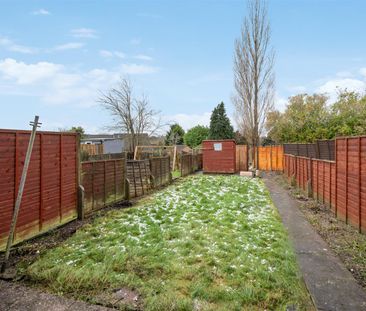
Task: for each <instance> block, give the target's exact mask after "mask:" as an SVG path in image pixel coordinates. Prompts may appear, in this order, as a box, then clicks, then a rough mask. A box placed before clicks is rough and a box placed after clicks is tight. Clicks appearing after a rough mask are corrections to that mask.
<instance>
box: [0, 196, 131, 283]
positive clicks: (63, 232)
mask: <svg viewBox="0 0 366 311" xmlns="http://www.w3.org/2000/svg"><path fill="white" fill-rule="evenodd" d="M129 206H131V203H130V202H128V201H121V202H119V203H115V204H113V205H110V206H108V207H106V208H104V209H102V210H100V211H98V212H95V213H94V214H92V215H90V216H89V217H87V218H85V219H84V220H74V221H72V222H69V223H67V224H65V225H63V226H61V227H58V228H56V229H53V230H51V231H49V232H47V233H45V234H42V235H40V236H38V237H35V238H32V239H30V240H27V241H25V242H22V243H20V244H18V245H15V246H14V247H13V248H12V250H11V252H10V258H9V263H8V269H7V274H6V275H5V278H6V279H12V278H15V279H17V280H19V279H20V278H22V276H21V275H17V274H16V266H17V265H18V264H19V263H22V264H25V265H27V266H28V265H30V264H32V263H33V262H34V261H36V260H37V259H38V258H39V256H40V255H41V254H42V253H44V252H45V251H47V250H49V249H51V248H54V247H56V246H58V245H60V244H61V243H62V242H64V241H65V240H67V239H68V238H69V237H70V236H72V235H73V234H74V233H75V232H76V231H77V230H78V229H80V228H81V227H82V226H84V225H85V224H88V223H91V222H92V221H93V220H94V219H95V218H97V217H101V216H103V215H104V214H106V213H107V212H108V211H110V210H114V209H120V208H126V207H129ZM3 260H4V252H2V253H0V263H2V262H3Z"/></svg>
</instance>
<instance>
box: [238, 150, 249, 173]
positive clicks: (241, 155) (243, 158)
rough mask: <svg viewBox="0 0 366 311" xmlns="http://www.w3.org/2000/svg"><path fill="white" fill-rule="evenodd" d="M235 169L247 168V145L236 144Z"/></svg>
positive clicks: (245, 169)
mask: <svg viewBox="0 0 366 311" xmlns="http://www.w3.org/2000/svg"><path fill="white" fill-rule="evenodd" d="M235 160H236V171H237V172H240V171H247V170H248V146H247V145H236V157H235Z"/></svg>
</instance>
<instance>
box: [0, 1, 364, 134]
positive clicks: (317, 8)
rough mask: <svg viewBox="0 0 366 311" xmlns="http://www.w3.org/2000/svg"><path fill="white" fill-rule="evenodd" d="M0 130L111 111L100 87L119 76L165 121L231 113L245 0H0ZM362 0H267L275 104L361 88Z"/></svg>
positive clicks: (93, 125) (69, 122)
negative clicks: (218, 109)
mask: <svg viewBox="0 0 366 311" xmlns="http://www.w3.org/2000/svg"><path fill="white" fill-rule="evenodd" d="M0 4H1V10H0V105H1V114H0V128H19V129H21V128H28V127H29V126H28V122H29V120H31V119H32V118H33V116H34V115H35V114H39V115H40V119H41V122H43V126H42V129H44V130H57V129H59V128H67V127H71V126H73V125H76V126H77V125H81V126H83V127H85V128H86V129H87V131H88V132H94V133H95V132H103V131H105V130H104V128H105V126H108V125H110V123H111V118H110V117H109V115H108V113H107V112H105V111H103V109H101V107H100V106H99V105H98V104H97V103H96V99H97V98H98V91H105V90H107V89H108V88H110V87H112V86H115V83H116V81H117V80H118V77H119V76H121V75H122V76H123V75H128V76H129V77H130V79H131V80H132V82H133V84H134V88H135V92H136V94H140V93H141V92H144V93H145V94H147V95H148V97H149V99H150V104H151V106H153V107H154V108H155V109H157V110H160V111H161V114H162V115H163V117H164V120H166V121H178V122H180V123H181V124H182V125H183V126H184V127H185V128H186V129H187V128H189V127H191V126H194V125H196V124H197V123H201V124H207V123H208V121H209V115H210V112H211V111H212V109H213V108H214V106H215V105H217V104H218V103H219V102H220V101H224V102H225V104H226V107H227V110H228V114H229V115H230V116H232V115H233V107H232V104H231V100H230V98H231V95H232V94H233V74H232V67H233V47H234V40H235V38H236V37H238V35H239V33H240V27H241V24H242V20H243V17H244V16H245V14H246V2H245V1H230V0H226V1H224V0H222V1H198V0H196V1H107V0H104V1H30V0H28V1H1V2H0ZM365 12H366V1H362V0H359V1H356V0H354V1H352V0H348V1H346V0H343V1H335V0H333V1H330V0H329V1H325V0H324V1H321V0H318V1H315V0H271V1H269V15H270V20H271V26H272V39H273V40H272V43H273V46H274V48H275V50H276V81H277V82H276V85H277V88H276V90H277V91H276V92H277V96H276V106H277V107H278V108H279V109H283V107H284V106H285V103H286V99H287V98H288V96H291V95H294V94H297V93H301V92H308V93H312V92H326V93H328V94H329V96H330V97H331V99H334V97H335V94H336V93H335V92H336V91H335V90H336V87H337V86H338V87H341V88H345V87H347V88H348V89H352V90H358V91H364V90H365V89H366V40H364V36H365V33H366V24H365V22H364V14H365Z"/></svg>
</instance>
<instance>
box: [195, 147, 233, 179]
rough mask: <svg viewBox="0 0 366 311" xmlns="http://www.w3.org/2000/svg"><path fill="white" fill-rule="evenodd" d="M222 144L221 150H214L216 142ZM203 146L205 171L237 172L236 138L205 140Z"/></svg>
mask: <svg viewBox="0 0 366 311" xmlns="http://www.w3.org/2000/svg"><path fill="white" fill-rule="evenodd" d="M219 143H221V144H222V150H221V151H215V150H214V144H219ZM202 147H203V172H204V173H231V174H232V173H235V172H236V144H235V141H234V140H205V141H203V144H202Z"/></svg>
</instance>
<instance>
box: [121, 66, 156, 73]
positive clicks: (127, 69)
mask: <svg viewBox="0 0 366 311" xmlns="http://www.w3.org/2000/svg"><path fill="white" fill-rule="evenodd" d="M121 71H122V72H123V73H125V74H131V75H134V74H150V73H156V72H158V71H159V68H158V67H154V66H146V65H140V64H122V65H121Z"/></svg>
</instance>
